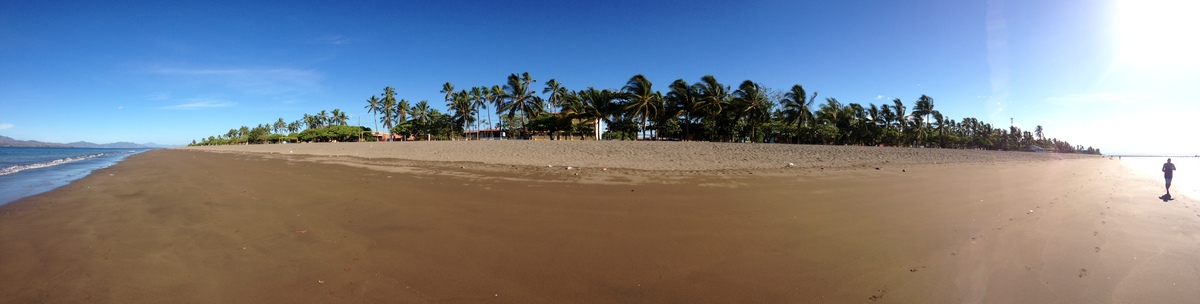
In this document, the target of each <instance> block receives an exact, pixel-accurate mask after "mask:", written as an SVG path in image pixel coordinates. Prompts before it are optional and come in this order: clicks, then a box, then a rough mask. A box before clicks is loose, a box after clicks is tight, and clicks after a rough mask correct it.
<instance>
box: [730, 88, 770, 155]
mask: <svg viewBox="0 0 1200 304" xmlns="http://www.w3.org/2000/svg"><path fill="white" fill-rule="evenodd" d="M733 103H734V104H735V105H737V111H738V115H739V116H741V117H742V118H744V119H745V121H746V124H747V125H748V126H749V127H750V140H751V141H753V140H755V139H757V138H758V128H759V127H761V126H762V124H763V123H764V122H765V121H766V120H767V119H770V118H771V102H770V100H768V99H767V95H765V94H763V88H762V86H761V85H759V84H757V83H754V82H753V81H750V80H746V81H743V82H742V84H741V85H738V89H737V91H734V92H733Z"/></svg>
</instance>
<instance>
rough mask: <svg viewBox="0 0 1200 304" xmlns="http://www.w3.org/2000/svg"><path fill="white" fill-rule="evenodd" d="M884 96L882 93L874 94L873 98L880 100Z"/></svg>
mask: <svg viewBox="0 0 1200 304" xmlns="http://www.w3.org/2000/svg"><path fill="white" fill-rule="evenodd" d="M884 98H885V97H884V96H883V95H875V100H880V99H884Z"/></svg>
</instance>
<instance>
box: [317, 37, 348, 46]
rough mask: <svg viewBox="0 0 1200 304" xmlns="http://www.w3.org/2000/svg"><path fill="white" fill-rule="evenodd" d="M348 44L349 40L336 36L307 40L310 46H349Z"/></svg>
mask: <svg viewBox="0 0 1200 304" xmlns="http://www.w3.org/2000/svg"><path fill="white" fill-rule="evenodd" d="M350 42H351V41H350V38H346V37H342V36H338V35H330V36H321V37H317V38H313V39H312V40H309V43H312V44H332V45H346V44H350Z"/></svg>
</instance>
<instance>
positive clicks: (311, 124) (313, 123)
mask: <svg viewBox="0 0 1200 304" xmlns="http://www.w3.org/2000/svg"><path fill="white" fill-rule="evenodd" d="M302 120H303V121H304V124H305V125H307V126H308V128H307V129H313V128H316V127H317V122H316V120H314V119H313V116H312V115H308V113H304V118H303V119H302Z"/></svg>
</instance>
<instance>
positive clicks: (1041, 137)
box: [1033, 125, 1046, 141]
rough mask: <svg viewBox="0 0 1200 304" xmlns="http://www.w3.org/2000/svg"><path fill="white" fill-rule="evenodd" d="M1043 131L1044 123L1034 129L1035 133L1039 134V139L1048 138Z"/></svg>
mask: <svg viewBox="0 0 1200 304" xmlns="http://www.w3.org/2000/svg"><path fill="white" fill-rule="evenodd" d="M1042 131H1043V130H1042V125H1038V126H1037V128H1035V129H1033V133H1034V134H1037V137H1038V141H1043V140H1046V137H1044V136H1042V135H1043V134H1042Z"/></svg>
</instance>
